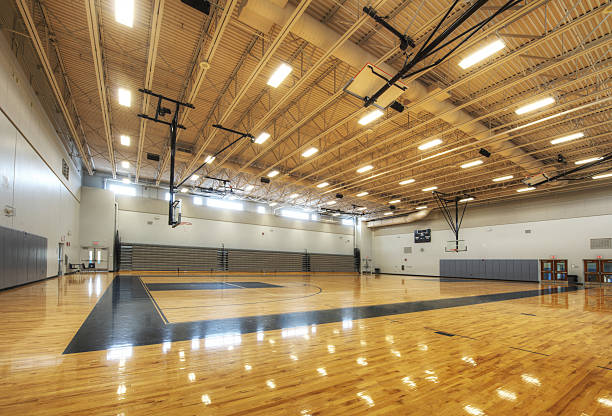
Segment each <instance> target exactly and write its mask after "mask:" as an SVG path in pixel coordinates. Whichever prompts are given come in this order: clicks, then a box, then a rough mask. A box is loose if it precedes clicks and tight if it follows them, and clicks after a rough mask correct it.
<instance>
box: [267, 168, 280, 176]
mask: <svg viewBox="0 0 612 416" xmlns="http://www.w3.org/2000/svg"><path fill="white" fill-rule="evenodd" d="M279 173H280V172H279V171H277V170H273V171H272V172H270V173H268V178H273V177H275V176H276V175H278V174H279Z"/></svg>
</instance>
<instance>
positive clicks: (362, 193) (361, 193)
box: [357, 191, 369, 197]
mask: <svg viewBox="0 0 612 416" xmlns="http://www.w3.org/2000/svg"><path fill="white" fill-rule="evenodd" d="M368 193H369V192H366V191H363V192H359V193H358V194H357V196H358V197H362V196H366V195H367V194H368Z"/></svg>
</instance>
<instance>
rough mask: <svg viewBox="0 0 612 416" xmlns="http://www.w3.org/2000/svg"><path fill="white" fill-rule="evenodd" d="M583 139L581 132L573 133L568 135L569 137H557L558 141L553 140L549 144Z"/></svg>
mask: <svg viewBox="0 0 612 416" xmlns="http://www.w3.org/2000/svg"><path fill="white" fill-rule="evenodd" d="M583 137H584V133H582V132H580V133H574V134H570V135H569V136H564V137H559V138H558V139H553V140H551V141H550V144H559V143H565V142H569V141H570V140H576V139H581V138H583Z"/></svg>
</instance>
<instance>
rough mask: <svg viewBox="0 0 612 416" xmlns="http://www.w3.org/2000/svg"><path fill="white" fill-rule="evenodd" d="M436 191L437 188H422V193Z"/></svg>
mask: <svg viewBox="0 0 612 416" xmlns="http://www.w3.org/2000/svg"><path fill="white" fill-rule="evenodd" d="M436 189H438V187H437V186H430V187H429V188H423V192H429V191H435V190H436Z"/></svg>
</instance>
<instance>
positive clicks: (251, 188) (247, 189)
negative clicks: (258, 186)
mask: <svg viewBox="0 0 612 416" xmlns="http://www.w3.org/2000/svg"><path fill="white" fill-rule="evenodd" d="M253 188H255V186H254V185H247V186H245V187H244V190H245V191H247V192H249V191H252V190H253Z"/></svg>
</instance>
